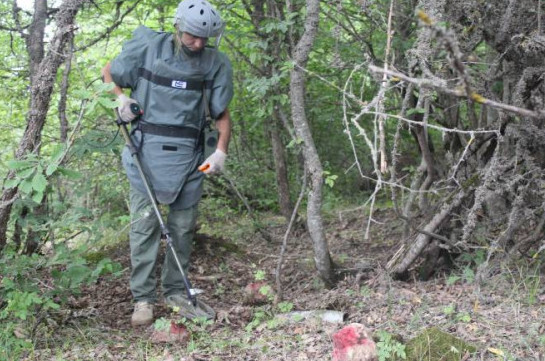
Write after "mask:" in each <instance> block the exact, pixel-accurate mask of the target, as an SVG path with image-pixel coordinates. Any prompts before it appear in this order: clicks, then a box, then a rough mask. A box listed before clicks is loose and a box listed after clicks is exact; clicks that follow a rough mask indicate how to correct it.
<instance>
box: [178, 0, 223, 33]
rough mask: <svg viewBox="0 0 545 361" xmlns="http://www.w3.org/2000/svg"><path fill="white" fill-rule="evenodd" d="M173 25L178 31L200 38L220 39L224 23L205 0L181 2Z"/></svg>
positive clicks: (185, 0) (184, 0)
mask: <svg viewBox="0 0 545 361" xmlns="http://www.w3.org/2000/svg"><path fill="white" fill-rule="evenodd" d="M174 24H175V25H178V30H179V31H182V32H187V33H189V34H191V35H194V36H198V37H200V38H212V37H221V34H222V33H223V29H224V27H225V26H224V23H223V21H222V20H221V17H220V15H219V13H218V12H217V11H216V9H214V8H213V7H212V5H210V3H209V2H208V1H206V0H183V1H182V2H180V3H179V4H178V8H177V9H176V15H175V16H174Z"/></svg>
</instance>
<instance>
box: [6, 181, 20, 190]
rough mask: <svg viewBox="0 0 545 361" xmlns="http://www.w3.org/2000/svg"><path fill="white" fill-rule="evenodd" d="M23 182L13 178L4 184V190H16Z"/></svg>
mask: <svg viewBox="0 0 545 361" xmlns="http://www.w3.org/2000/svg"><path fill="white" fill-rule="evenodd" d="M20 181H21V180H20V179H18V178H12V179H8V180H7V181H5V182H4V188H6V189H9V188H15V187H17V186H18V185H19V182H20Z"/></svg>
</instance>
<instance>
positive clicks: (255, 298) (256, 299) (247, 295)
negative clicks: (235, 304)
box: [244, 281, 273, 305]
mask: <svg viewBox="0 0 545 361" xmlns="http://www.w3.org/2000/svg"><path fill="white" fill-rule="evenodd" d="M272 292H273V290H272V288H271V286H269V285H268V284H267V282H265V281H259V282H253V283H249V284H248V285H247V286H246V287H244V303H245V304H248V305H259V304H263V303H267V301H268V300H269V297H270V296H272Z"/></svg>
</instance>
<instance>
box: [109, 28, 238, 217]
mask: <svg viewBox="0 0 545 361" xmlns="http://www.w3.org/2000/svg"><path fill="white" fill-rule="evenodd" d="M172 37H173V36H172V34H168V33H157V32H154V31H152V30H150V29H148V28H146V27H139V28H138V29H136V30H135V32H134V34H133V38H132V39H131V40H129V41H128V42H126V43H125V44H124V45H123V50H122V52H121V53H120V54H119V56H118V57H116V58H115V59H114V60H113V61H112V63H111V74H112V78H113V80H114V82H115V83H116V84H117V85H119V86H121V87H122V88H131V90H132V93H131V97H132V98H133V99H135V100H136V101H138V103H139V104H140V106H141V107H142V110H143V112H144V113H143V115H142V117H141V119H140V120H139V121H138V122H135V124H133V129H132V135H131V137H132V139H133V142H134V144H135V145H137V146H138V147H139V154H138V155H139V157H140V161H141V163H142V166H143V169H144V172H145V173H146V176H147V178H148V180H149V182H150V183H151V186H152V188H153V190H154V193H155V196H156V198H157V201H158V202H159V203H163V204H173V203H175V204H176V208H178V209H183V208H187V207H190V206H192V205H194V204H195V203H197V202H198V201H199V200H200V197H201V194H202V181H203V178H204V175H203V174H202V173H201V172H199V171H198V170H197V167H198V166H199V164H201V162H202V161H203V155H202V140H201V139H202V131H203V126H204V108H203V107H204V104H203V91H206V92H207V99H209V106H210V112H211V114H212V117H214V118H216V117H217V116H219V115H220V114H221V113H222V112H223V111H224V110H225V109H226V108H227V105H228V104H229V102H230V100H231V98H232V95H233V84H232V70H231V64H230V62H229V60H228V59H227V57H226V56H225V55H224V54H222V53H220V52H218V51H216V50H215V49H210V48H205V49H204V50H203V51H202V52H201V53H199V54H198V55H188V54H186V53H184V51H183V50H180V51H179V52H176V51H175V50H174V46H173V41H172ZM122 159H123V166H124V168H125V170H126V172H127V176H128V178H129V181H130V183H131V186H132V187H134V188H136V189H137V190H139V191H141V192H145V188H144V185H143V182H142V180H141V179H140V176H139V174H138V171H137V169H136V166H135V165H134V164H133V160H132V157H131V155H130V152H129V150H128V148H127V147H125V149H124V150H123V154H122Z"/></svg>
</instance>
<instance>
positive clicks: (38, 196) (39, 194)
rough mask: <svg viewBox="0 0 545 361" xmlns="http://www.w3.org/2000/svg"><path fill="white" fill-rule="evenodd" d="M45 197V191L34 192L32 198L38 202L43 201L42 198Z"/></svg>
mask: <svg viewBox="0 0 545 361" xmlns="http://www.w3.org/2000/svg"><path fill="white" fill-rule="evenodd" d="M43 198H44V192H33V193H32V200H33V201H34V202H36V203H38V204H40V203H42V199H43Z"/></svg>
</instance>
